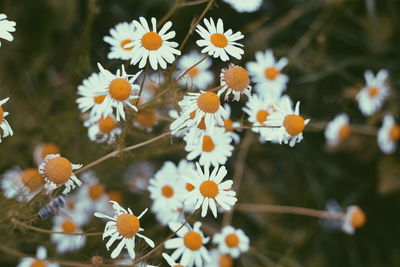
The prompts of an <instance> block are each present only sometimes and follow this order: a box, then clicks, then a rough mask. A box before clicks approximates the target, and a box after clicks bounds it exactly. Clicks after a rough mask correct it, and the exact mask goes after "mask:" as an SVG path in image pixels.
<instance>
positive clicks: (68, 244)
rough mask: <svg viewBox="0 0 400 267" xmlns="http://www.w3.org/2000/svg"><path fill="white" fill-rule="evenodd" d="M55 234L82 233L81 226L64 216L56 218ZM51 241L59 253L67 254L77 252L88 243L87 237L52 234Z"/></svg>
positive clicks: (54, 220) (54, 221)
mask: <svg viewBox="0 0 400 267" xmlns="http://www.w3.org/2000/svg"><path fill="white" fill-rule="evenodd" d="M53 223H54V226H53V228H52V230H53V231H54V232H64V233H69V234H74V233H81V232H82V230H81V228H80V226H79V224H78V223H77V222H76V221H75V220H74V219H73V218H69V217H66V216H63V215H59V216H56V217H54V219H53ZM50 239H51V241H52V242H54V243H56V251H57V253H67V252H71V251H77V250H79V249H80V248H82V247H83V246H84V245H85V243H86V236H81V235H68V234H51V237H50Z"/></svg>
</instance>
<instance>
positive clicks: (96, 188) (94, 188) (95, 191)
mask: <svg viewBox="0 0 400 267" xmlns="http://www.w3.org/2000/svg"><path fill="white" fill-rule="evenodd" d="M88 193H89V197H90V198H91V199H92V200H97V199H99V198H100V197H101V196H103V194H104V186H103V185H101V184H94V185H91V186H90V187H89V192H88Z"/></svg>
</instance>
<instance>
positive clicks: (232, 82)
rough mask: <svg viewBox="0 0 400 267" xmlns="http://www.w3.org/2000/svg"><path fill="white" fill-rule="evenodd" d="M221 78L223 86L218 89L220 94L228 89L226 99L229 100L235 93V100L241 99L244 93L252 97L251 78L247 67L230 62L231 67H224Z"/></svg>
mask: <svg viewBox="0 0 400 267" xmlns="http://www.w3.org/2000/svg"><path fill="white" fill-rule="evenodd" d="M220 78H221V80H220V81H221V86H222V88H221V89H220V90H218V96H220V95H221V94H222V93H224V92H225V91H227V92H226V93H225V101H226V100H228V98H229V95H230V94H232V95H233V100H234V101H239V99H240V95H242V94H243V95H246V96H247V97H250V92H251V85H250V78H249V73H248V71H247V70H246V69H245V68H242V67H240V66H236V65H234V64H230V65H229V68H227V69H222V71H221V75H220Z"/></svg>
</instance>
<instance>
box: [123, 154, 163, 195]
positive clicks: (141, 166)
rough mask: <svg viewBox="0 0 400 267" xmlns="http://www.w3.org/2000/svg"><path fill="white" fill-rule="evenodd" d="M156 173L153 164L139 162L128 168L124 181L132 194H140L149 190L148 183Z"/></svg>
mask: <svg viewBox="0 0 400 267" xmlns="http://www.w3.org/2000/svg"><path fill="white" fill-rule="evenodd" d="M154 173H155V167H154V165H153V164H152V163H150V162H147V161H138V162H136V163H134V164H132V165H130V166H129V167H128V169H127V171H126V173H125V174H124V181H125V183H127V185H128V188H129V189H130V191H131V192H133V193H138V194H140V193H142V192H144V191H145V190H147V186H148V181H149V179H150V178H151V177H152V176H153V175H154ZM117 202H118V201H117Z"/></svg>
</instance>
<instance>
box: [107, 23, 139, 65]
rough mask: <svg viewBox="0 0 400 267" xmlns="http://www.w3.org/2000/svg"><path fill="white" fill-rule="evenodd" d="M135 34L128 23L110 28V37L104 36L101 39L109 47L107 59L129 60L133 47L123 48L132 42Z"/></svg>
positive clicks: (133, 28)
mask: <svg viewBox="0 0 400 267" xmlns="http://www.w3.org/2000/svg"><path fill="white" fill-rule="evenodd" d="M135 32H136V31H135V26H133V24H132V23H128V22H121V23H118V24H117V25H115V27H114V28H111V29H110V35H111V36H104V38H103V40H104V42H106V43H108V44H109V45H111V48H110V49H111V51H110V52H109V53H108V55H107V57H108V59H122V60H128V59H131V57H132V49H133V46H131V47H125V46H126V45H127V44H130V43H131V42H132V40H133V38H134V36H135Z"/></svg>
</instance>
